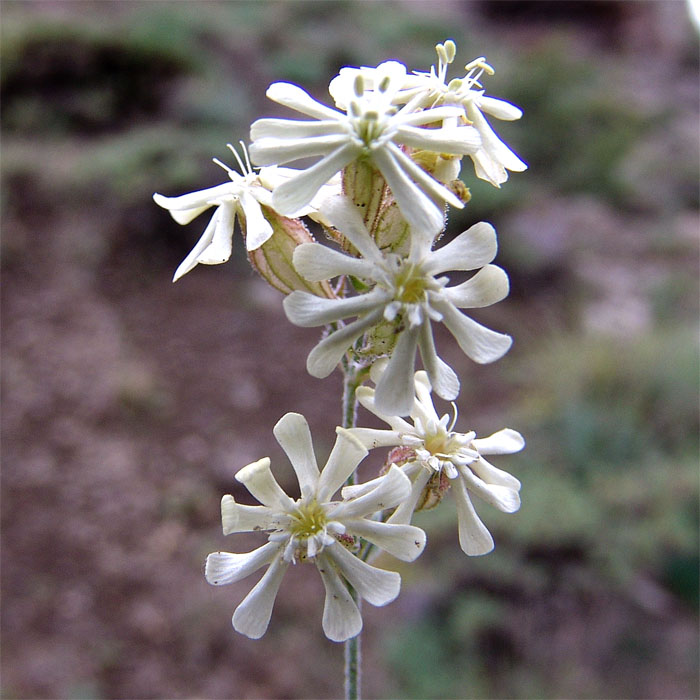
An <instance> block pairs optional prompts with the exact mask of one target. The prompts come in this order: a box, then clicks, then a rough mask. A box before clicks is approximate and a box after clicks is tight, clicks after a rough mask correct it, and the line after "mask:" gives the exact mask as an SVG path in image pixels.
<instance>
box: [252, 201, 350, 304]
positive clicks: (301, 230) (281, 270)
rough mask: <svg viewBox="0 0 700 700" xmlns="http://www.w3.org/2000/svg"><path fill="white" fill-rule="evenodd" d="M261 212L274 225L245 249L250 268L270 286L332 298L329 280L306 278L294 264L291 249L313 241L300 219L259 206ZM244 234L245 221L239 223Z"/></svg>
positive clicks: (283, 290)
mask: <svg viewBox="0 0 700 700" xmlns="http://www.w3.org/2000/svg"><path fill="white" fill-rule="evenodd" d="M262 211H263V215H264V216H265V218H266V219H267V221H268V222H269V223H270V225H271V226H272V229H273V233H272V236H271V237H270V238H269V239H268V240H267V241H265V243H263V244H262V245H261V246H260V247H259V248H256V249H255V250H249V251H248V260H249V261H250V264H251V265H252V266H253V269H254V270H255V271H256V272H257V273H258V274H259V275H260V276H261V277H262V278H263V279H264V280H265V281H266V282H267V283H268V284H269V285H270V286H272V287H274V288H275V289H278V290H279V291H280V292H282V293H283V294H291V293H292V292H293V291H294V290H295V289H300V290H302V291H305V292H310V293H311V294H314V295H316V296H319V297H327V298H329V299H334V298H335V296H336V295H335V294H334V293H333V289H332V288H331V286H330V284H329V283H328V282H309V281H308V280H306V279H304V278H303V277H302V276H301V275H300V274H299V273H298V272H297V271H296V269H295V268H294V264H293V263H292V257H293V255H294V249H295V248H296V247H297V246H299V245H301V244H302V243H312V242H313V241H314V237H313V236H312V235H311V232H310V231H309V229H308V228H306V226H305V225H304V223H303V222H302V221H301V220H300V219H288V218H287V217H286V216H282V215H280V214H278V213H277V212H276V211H275V210H274V209H272V208H270V207H266V206H262ZM242 228H243V231H244V235H245V228H246V227H245V224H244V223H243V225H242Z"/></svg>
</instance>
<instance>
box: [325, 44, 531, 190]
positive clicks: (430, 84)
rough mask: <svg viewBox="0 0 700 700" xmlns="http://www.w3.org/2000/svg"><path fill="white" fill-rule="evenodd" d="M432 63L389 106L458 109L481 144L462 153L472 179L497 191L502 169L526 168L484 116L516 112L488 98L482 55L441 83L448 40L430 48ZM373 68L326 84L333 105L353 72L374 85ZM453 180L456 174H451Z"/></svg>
mask: <svg viewBox="0 0 700 700" xmlns="http://www.w3.org/2000/svg"><path fill="white" fill-rule="evenodd" d="M435 49H436V51H437V55H438V64H437V67H436V66H432V67H431V69H430V72H429V73H424V72H417V71H416V72H414V74H413V75H406V78H405V80H404V82H403V84H402V86H401V89H400V90H398V91H396V92H395V94H394V98H393V102H394V104H397V105H401V104H406V103H409V102H410V103H411V104H412V105H415V104H418V106H419V107H422V108H436V107H441V106H447V105H451V106H459V107H460V108H461V111H462V113H461V115H460V117H461V119H460V121H462V122H466V123H467V124H471V125H473V126H474V128H475V129H476V130H477V131H478V132H479V136H480V137H481V145H480V146H479V148H478V149H476V151H473V152H471V153H468V154H466V155H469V157H470V158H471V159H472V161H473V162H474V167H475V171H476V175H477V177H479V178H481V179H482V180H486V181H488V182H490V183H491V184H492V185H494V186H496V187H500V185H501V184H502V183H504V182H505V181H506V180H507V179H508V172H507V171H508V170H511V171H513V172H521V171H523V170H526V169H527V164H526V163H524V162H523V161H522V160H521V159H520V158H518V156H517V155H516V154H515V153H514V152H513V151H512V150H511V149H510V148H508V146H507V145H506V144H505V143H503V141H501V139H500V138H499V136H498V135H497V134H496V133H495V131H494V130H493V128H492V127H491V125H490V124H489V122H488V121H487V119H486V117H484V113H485V114H488V115H490V116H492V117H495V118H496V119H502V120H505V121H513V120H515V119H520V117H522V114H523V113H522V110H520V109H519V108H518V107H516V106H515V105H513V104H511V103H510V102H506V101H505V100H500V99H497V98H495V97H489V96H487V95H486V94H485V90H484V88H483V86H482V85H481V83H480V79H481V76H482V75H483V74H484V73H486V74H487V75H493V74H494V69H493V68H492V67H491V66H490V65H489V64H488V63H487V62H486V59H485V58H484V57H483V56H480V57H479V58H476V59H475V60H473V61H471V62H470V63H468V64H467V65H466V66H465V70H466V71H467V73H466V75H464V77H462V78H454V79H452V80H449V81H448V79H447V71H448V69H449V66H450V64H451V63H452V62H453V61H454V58H455V53H456V47H455V44H454V42H453V41H451V40H448V41H446V42H445V43H444V44H438V45H437V46H436V47H435ZM375 70H376V69H374V68H369V67H363V68H343V69H341V71H340V75H339V76H338V77H337V78H336V79H335V82H332V83H331V86H330V88H329V90H330V92H331V94H332V95H333V96H334V97H335V98H336V102H338V101H340V102H341V103H342V101H343V99H344V97H343V96H344V93H345V92H346V91H347V87H346V86H347V84H348V83H350V82H352V81H353V80H355V79H356V76H357V75H358V74H360V75H362V77H363V79H364V80H365V82H366V83H367V84H368V85H369V86H374V85H376V83H377V76H376V75H375V73H374V72H375ZM456 121H457V120H456V119H455V117H454V116H452V117H451V118H450V120H447V121H446V122H444V125H445V126H446V125H448V124H450V123H452V124H454V123H456ZM455 177H456V176H455Z"/></svg>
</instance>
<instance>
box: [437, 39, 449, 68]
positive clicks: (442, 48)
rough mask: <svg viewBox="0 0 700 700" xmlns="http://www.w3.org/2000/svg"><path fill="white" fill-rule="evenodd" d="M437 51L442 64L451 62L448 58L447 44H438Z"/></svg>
mask: <svg viewBox="0 0 700 700" xmlns="http://www.w3.org/2000/svg"><path fill="white" fill-rule="evenodd" d="M435 52H436V53H437V55H438V60H439V62H440V64H441V65H442V64H446V63H449V61H448V60H447V51H445V46H444V45H443V44H436V45H435Z"/></svg>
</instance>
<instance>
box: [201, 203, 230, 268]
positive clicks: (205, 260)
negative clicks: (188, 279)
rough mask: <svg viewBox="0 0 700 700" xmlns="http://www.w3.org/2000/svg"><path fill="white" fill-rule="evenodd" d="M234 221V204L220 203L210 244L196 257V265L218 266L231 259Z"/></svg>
mask: <svg viewBox="0 0 700 700" xmlns="http://www.w3.org/2000/svg"><path fill="white" fill-rule="evenodd" d="M235 221H236V204H235V202H234V201H231V200H227V201H224V202H222V203H221V204H220V205H219V208H218V209H217V210H216V228H215V229H214V235H213V236H212V239H211V243H210V244H209V245H208V246H207V247H206V248H205V249H204V250H203V251H202V252H201V253H200V254H199V256H198V257H197V262H198V263H202V264H203V265H220V264H221V263H225V262H226V261H227V260H228V259H229V258H230V257H231V249H232V246H233V226H234V224H235Z"/></svg>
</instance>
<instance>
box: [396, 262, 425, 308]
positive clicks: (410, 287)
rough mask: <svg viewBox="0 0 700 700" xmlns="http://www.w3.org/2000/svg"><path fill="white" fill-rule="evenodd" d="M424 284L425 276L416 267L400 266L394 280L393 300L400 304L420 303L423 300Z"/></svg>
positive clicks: (409, 265) (410, 264)
mask: <svg viewBox="0 0 700 700" xmlns="http://www.w3.org/2000/svg"><path fill="white" fill-rule="evenodd" d="M426 282H427V280H426V278H425V275H423V274H422V273H421V271H420V269H419V268H418V267H417V266H416V265H414V264H412V263H408V264H406V265H402V266H401V267H400V268H399V270H398V272H397V274H396V277H395V278H394V299H395V300H396V301H400V302H401V303H402V304H418V303H420V302H422V301H423V300H424V299H425V290H426V287H427V284H426Z"/></svg>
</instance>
